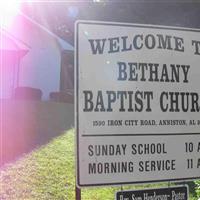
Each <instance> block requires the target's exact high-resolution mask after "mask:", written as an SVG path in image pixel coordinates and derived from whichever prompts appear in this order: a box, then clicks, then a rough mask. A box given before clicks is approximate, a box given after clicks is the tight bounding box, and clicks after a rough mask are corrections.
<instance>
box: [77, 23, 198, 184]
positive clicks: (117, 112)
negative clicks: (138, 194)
mask: <svg viewBox="0 0 200 200" xmlns="http://www.w3.org/2000/svg"><path fill="white" fill-rule="evenodd" d="M75 54H76V60H75V61H76V73H75V76H76V130H77V177H78V180H77V181H78V185H79V186H95V185H99V186H100V185H117V184H133V183H146V182H160V181H174V180H176V181H177V180H189V179H196V178H200V176H199V175H200V30H198V29H187V28H177V27H165V26H154V25H138V24H122V23H111V22H108V23H106V22H90V21H78V22H77V23H76V52H75Z"/></svg>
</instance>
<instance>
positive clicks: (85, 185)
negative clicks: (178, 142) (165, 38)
mask: <svg viewBox="0 0 200 200" xmlns="http://www.w3.org/2000/svg"><path fill="white" fill-rule="evenodd" d="M80 24H90V25H113V26H125V27H126V26H127V27H136V28H137V27H138V28H151V29H162V30H177V31H192V32H198V33H200V29H191V28H182V27H170V26H157V25H145V24H129V23H115V22H102V21H84V20H79V21H77V22H76V25H75V27H76V31H75V38H76V40H75V79H74V80H75V128H76V174H77V185H78V187H93V186H106V185H124V184H145V183H157V182H169V181H175V182H178V181H186V180H196V179H200V176H199V177H186V178H174V179H173V178H170V179H159V180H148V181H131V182H130V181H127V182H114V183H113V182H110V183H108V182H106V183H96V184H94V183H92V184H82V183H81V180H80V157H79V153H80V151H81V150H80V145H79V144H80V143H79V142H80V141H79V137H80V130H79V106H80V104H79V98H80V97H79V83H80V81H79V52H78V48H79V25H80ZM134 135H135V136H137V134H134ZM155 135H156V136H159V134H154V133H151V134H140V135H139V136H144V137H146V136H147V137H149V136H155ZM160 135H161V136H164V137H171V136H175V135H188V136H189V135H200V133H199V132H197V133H196V132H195V133H185V132H184V133H178V134H176V133H173V134H171V133H164V134H163V133H162V134H160ZM102 136H103V134H102ZM113 136H116V135H114V134H113ZM97 182H98V181H97Z"/></svg>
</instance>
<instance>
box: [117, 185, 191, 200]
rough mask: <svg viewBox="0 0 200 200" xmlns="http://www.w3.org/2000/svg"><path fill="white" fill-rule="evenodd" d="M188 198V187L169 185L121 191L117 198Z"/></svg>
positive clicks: (144, 199) (127, 199)
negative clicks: (166, 186)
mask: <svg viewBox="0 0 200 200" xmlns="http://www.w3.org/2000/svg"><path fill="white" fill-rule="evenodd" d="M147 199H149V200H150V199H152V200H156V199H159V200H188V187H186V186H179V187H168V188H155V189H146V190H135V191H120V192H117V193H116V200H147Z"/></svg>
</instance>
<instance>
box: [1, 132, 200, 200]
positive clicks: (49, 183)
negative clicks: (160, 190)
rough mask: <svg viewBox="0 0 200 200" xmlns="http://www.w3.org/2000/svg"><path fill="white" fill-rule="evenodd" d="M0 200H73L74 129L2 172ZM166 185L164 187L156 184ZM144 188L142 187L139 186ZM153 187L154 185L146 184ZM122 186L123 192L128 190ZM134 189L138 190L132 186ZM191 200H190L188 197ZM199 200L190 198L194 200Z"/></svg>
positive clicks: (103, 199) (108, 199)
mask: <svg viewBox="0 0 200 200" xmlns="http://www.w3.org/2000/svg"><path fill="white" fill-rule="evenodd" d="M0 183H1V187H0V200H32V199H33V200H43V199H45V200H64V199H65V200H66V199H67V200H74V199H75V192H74V191H75V151H74V130H70V131H68V132H66V133H64V134H63V135H61V136H60V137H57V138H55V139H54V140H52V141H51V142H50V143H48V144H47V145H45V146H42V147H40V148H38V149H36V150H34V151H33V152H31V153H29V154H27V155H24V156H23V157H22V158H21V159H19V160H18V161H16V162H15V163H12V164H10V165H7V166H6V167H5V169H4V170H1V178H0ZM159 186H165V184H159ZM142 187H144V186H142ZM147 187H155V185H153V186H152V185H145V188H147ZM131 188H133V186H132V187H131V186H130V187H124V189H131ZM134 188H137V189H138V188H141V186H135V187H134ZM120 189H121V188H120V187H105V188H90V189H83V190H82V200H113V199H114V195H115V192H116V191H119V190H120ZM190 199H192V198H190ZM195 199H198V198H193V200H195Z"/></svg>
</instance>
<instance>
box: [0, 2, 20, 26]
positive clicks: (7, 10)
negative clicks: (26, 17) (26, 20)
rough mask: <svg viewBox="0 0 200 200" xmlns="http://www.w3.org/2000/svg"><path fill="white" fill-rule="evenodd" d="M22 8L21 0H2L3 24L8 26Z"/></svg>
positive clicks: (0, 18) (0, 13)
mask: <svg viewBox="0 0 200 200" xmlns="http://www.w3.org/2000/svg"><path fill="white" fill-rule="evenodd" d="M19 8H20V1H19V0H0V21H1V25H4V26H8V25H10V23H12V20H13V18H14V17H15V16H16V15H17V14H18V11H19Z"/></svg>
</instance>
